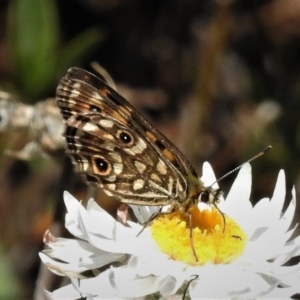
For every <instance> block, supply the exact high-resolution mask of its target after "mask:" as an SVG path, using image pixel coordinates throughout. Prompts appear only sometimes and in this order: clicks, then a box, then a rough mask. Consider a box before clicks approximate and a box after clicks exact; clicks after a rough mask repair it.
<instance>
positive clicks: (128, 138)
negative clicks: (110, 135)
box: [117, 130, 134, 146]
mask: <svg viewBox="0 0 300 300" xmlns="http://www.w3.org/2000/svg"><path fill="white" fill-rule="evenodd" d="M117 138H118V139H119V140H120V141H122V143H124V144H126V145H128V146H132V145H133V143H134V139H133V136H132V135H131V134H130V133H128V132H126V131H124V130H118V131H117Z"/></svg>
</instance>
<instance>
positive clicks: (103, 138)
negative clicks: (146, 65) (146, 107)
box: [56, 68, 221, 213]
mask: <svg viewBox="0 0 300 300" xmlns="http://www.w3.org/2000/svg"><path fill="white" fill-rule="evenodd" d="M56 100H57V104H58V107H59V108H60V111H61V114H62V116H63V118H64V120H65V132H64V136H65V139H66V142H67V151H66V152H67V154H68V155H69V156H70V157H71V159H72V162H73V164H74V165H75V167H76V170H77V171H78V172H80V173H82V174H84V175H85V177H86V180H87V182H88V183H91V184H94V185H96V186H97V187H101V188H102V189H103V190H104V192H105V193H106V194H108V195H109V196H113V197H115V198H117V199H118V200H119V201H120V202H122V203H128V204H134V205H155V206H165V205H170V211H175V210H181V211H182V212H184V213H188V210H189V208H190V207H191V206H192V205H195V204H198V203H199V202H200V201H202V202H205V203H209V204H214V205H215V203H217V202H219V199H220V196H221V190H220V189H214V188H212V187H211V186H205V185H204V183H203V182H202V181H201V180H200V179H199V178H198V175H197V173H196V171H195V170H194V168H193V167H192V165H191V164H190V163H189V161H188V160H187V159H186V158H185V156H184V155H183V154H182V153H181V152H180V151H179V149H178V148H177V147H176V146H175V145H173V144H172V143H171V142H170V141H169V140H168V139H167V138H166V137H165V136H164V135H163V134H162V133H161V132H159V131H158V130H157V129H155V127H154V126H153V125H151V124H150V123H149V122H148V121H147V120H146V119H145V118H144V117H143V116H142V115H141V114H140V113H139V112H138V111H137V110H136V109H135V108H134V107H133V106H132V105H131V104H129V103H128V102H127V101H126V100H125V99H124V98H123V97H122V96H120V95H119V94H118V93H117V92H116V91H115V90H114V89H112V88H111V87H110V86H108V85H107V84H106V83H105V82H104V81H102V80H101V79H100V78H98V77H97V76H95V75H93V74H91V73H89V72H87V71H85V70H83V69H79V68H71V69H69V70H68V72H67V74H66V75H65V76H64V77H63V78H62V79H61V80H60V82H59V85H58V87H57V92H56Z"/></svg>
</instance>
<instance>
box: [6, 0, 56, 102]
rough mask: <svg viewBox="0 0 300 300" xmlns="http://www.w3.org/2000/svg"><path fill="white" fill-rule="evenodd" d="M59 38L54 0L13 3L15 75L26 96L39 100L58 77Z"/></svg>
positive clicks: (10, 24)
mask: <svg viewBox="0 0 300 300" xmlns="http://www.w3.org/2000/svg"><path fill="white" fill-rule="evenodd" d="M58 39H59V33H58V16H57V10H56V6H55V2H54V1H53V0H11V1H10V7H9V14H8V41H9V46H10V50H11V51H10V52H11V57H12V60H13V61H12V63H13V67H14V75H15V79H16V81H17V84H18V86H19V89H20V90H21V92H22V94H23V95H24V96H27V98H29V99H30V98H31V99H32V98H36V97H38V95H39V94H40V93H41V92H42V91H43V90H45V88H47V86H48V85H49V83H50V82H51V81H52V80H53V78H54V70H55V65H56V51H57V44H58Z"/></svg>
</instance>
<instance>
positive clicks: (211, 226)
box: [150, 206, 247, 265]
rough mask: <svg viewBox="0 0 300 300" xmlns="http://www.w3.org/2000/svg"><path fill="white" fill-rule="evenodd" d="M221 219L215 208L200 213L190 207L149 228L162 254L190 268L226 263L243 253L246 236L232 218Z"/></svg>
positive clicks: (195, 207)
mask: <svg viewBox="0 0 300 300" xmlns="http://www.w3.org/2000/svg"><path fill="white" fill-rule="evenodd" d="M189 214H190V216H191V218H190V220H191V222H192V224H191V225H192V226H190V221H189ZM224 217H225V222H224V219H223V217H222V215H221V213H220V212H219V211H218V210H217V209H216V208H214V207H213V208H212V209H211V210H209V209H204V210H202V211H200V210H199V209H198V207H197V206H193V207H191V208H190V209H189V212H188V214H187V213H183V212H181V211H176V212H174V213H172V214H166V215H163V216H161V217H158V218H156V219H155V220H154V221H153V224H152V225H151V227H150V229H151V231H152V236H153V238H154V240H155V241H156V243H157V244H158V246H159V248H160V249H161V251H162V252H164V253H166V254H168V255H169V256H170V257H171V258H172V259H174V260H177V261H182V262H185V263H186V264H189V265H204V264H206V263H213V264H226V263H230V262H231V261H232V260H234V259H236V258H237V257H238V256H240V255H241V254H242V253H243V251H244V248H245V246H246V242H247V236H246V234H245V233H244V232H243V230H242V229H241V228H240V227H239V225H238V224H237V223H236V222H235V221H234V220H233V219H231V218H230V217H228V216H225V215H224ZM190 227H191V228H190ZM191 231H192V237H191V234H190V233H191ZM192 245H193V246H192ZM193 248H194V250H195V254H196V255H195V254H194V251H193Z"/></svg>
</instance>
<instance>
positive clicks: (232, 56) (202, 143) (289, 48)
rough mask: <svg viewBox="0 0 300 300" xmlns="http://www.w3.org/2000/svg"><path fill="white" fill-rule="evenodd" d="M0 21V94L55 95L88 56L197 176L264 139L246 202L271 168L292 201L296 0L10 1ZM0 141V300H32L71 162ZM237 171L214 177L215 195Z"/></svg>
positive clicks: (299, 24) (253, 149)
mask: <svg viewBox="0 0 300 300" xmlns="http://www.w3.org/2000/svg"><path fill="white" fill-rule="evenodd" d="M0 18H1V20H3V22H1V24H2V26H1V27H0V89H1V91H5V92H8V93H11V94H13V95H15V96H16V97H17V98H18V99H19V100H20V101H22V102H24V103H26V104H30V105H33V104H35V103H37V102H38V101H42V100H44V99H46V98H49V97H53V96H54V95H55V89H56V85H57V82H58V80H59V79H60V77H61V76H63V75H64V73H65V72H66V70H67V68H68V67H70V66H80V67H83V68H85V69H88V70H92V68H91V65H90V64H91V62H93V61H97V62H98V63H99V64H100V65H101V66H102V67H104V68H105V69H106V70H107V71H108V72H109V73H110V74H111V76H112V77H113V79H114V80H115V82H116V84H117V88H118V91H119V92H120V93H121V94H122V95H124V96H125V98H127V99H128V100H129V101H130V102H131V103H132V104H133V105H134V106H135V107H137V108H138V109H139V110H140V111H141V112H142V113H143V114H144V115H145V116H146V117H147V118H149V119H150V120H151V122H152V123H153V124H154V125H155V126H156V127H157V128H158V129H160V130H161V131H162V132H163V133H164V134H165V135H166V136H167V137H169V138H170V139H171V141H173V142H174V144H176V145H177V146H178V147H179V148H180V149H181V150H182V152H183V153H184V154H185V155H186V157H187V158H188V159H189V160H190V161H191V162H192V164H193V166H194V167H195V169H196V170H197V172H199V174H201V166H202V163H203V162H204V161H209V162H210V163H211V164H212V166H213V168H214V170H215V173H216V175H217V177H221V176H222V175H224V174H225V173H226V172H228V171H230V170H232V169H233V168H235V167H237V166H238V165H239V164H241V163H243V162H244V161H245V160H247V159H248V158H250V157H252V156H253V155H255V154H256V153H257V152H259V151H260V150H262V149H263V148H265V147H266V146H267V145H269V144H270V145H272V146H273V149H272V151H271V152H269V153H268V154H267V155H265V156H263V157H262V158H259V159H257V160H256V161H254V162H253V163H252V169H253V191H252V196H251V201H252V202H253V204H255V203H256V202H257V201H259V200H260V199H261V198H263V197H271V196H272V193H273V189H274V186H275V183H276V178H277V174H278V172H279V170H280V169H284V170H285V172H286V175H287V196H286V198H287V199H286V200H287V201H286V202H287V203H288V202H289V201H290V199H291V194H290V191H291V189H292V186H293V185H294V184H295V185H296V188H297V186H298V185H299V179H300V178H299V160H300V157H299V147H300V122H299V115H300V39H299V37H300V2H299V1H298V0H285V1H280V0H275V1H262V0H259V1H258V0H257V1H254V0H244V1H234V0H232V1H230V0H228V1H211V0H202V1H199V0H185V1H179V0H177V1H176V0H172V1H161V0H159V1H157V0H143V1H142V0H115V1H105V0H103V1H102V0H89V1H88V0H77V1H75V0H74V1H70V0H59V1H54V0H51V1H50V0H33V1H22V0H12V1H1V3H0ZM0 121H1V120H0ZM0 123H1V122H0ZM0 138H1V139H0V150H1V157H0V163H1V168H0V180H1V181H0V182H1V190H0V251H1V252H0V253H2V254H1V256H0V260H1V261H0V264H3V268H2V270H3V272H1V273H3V274H1V275H0V296H1V293H2V294H3V295H4V296H7V295H10V296H12V295H15V296H17V295H18V296H20V297H21V298H22V297H23V298H24V299H25V298H26V297H28V299H31V298H32V296H31V295H32V293H33V291H34V288H35V282H36V278H37V276H38V275H37V274H38V269H39V264H40V261H39V259H38V256H37V252H38V251H39V250H41V249H42V247H43V244H42V236H43V233H44V231H45V230H46V229H47V228H49V227H51V224H52V223H53V216H55V215H57V207H59V212H60V213H61V216H63V213H64V211H63V208H60V205H61V204H59V203H62V199H61V197H62V194H60V191H61V190H63V189H68V187H70V185H69V183H68V180H65V179H64V178H65V177H66V176H65V175H66V173H67V174H68V170H69V166H68V165H67V164H66V163H64V162H63V161H64V157H63V155H59V157H57V156H55V157H53V156H52V157H48V158H47V159H46V158H44V157H43V156H41V157H34V158H33V159H30V160H27V161H23V160H20V159H16V158H14V157H11V156H7V155H5V153H4V152H5V149H13V150H19V149H21V148H22V147H23V146H24V144H26V142H28V137H27V136H26V135H24V134H22V133H21V134H20V133H19V132H17V130H15V129H12V128H7V129H6V130H4V131H2V133H1V136H0ZM29 140H30V138H29ZM69 172H71V171H69ZM72 176H73V175H72ZM235 176H236V175H235V174H234V175H230V176H229V177H227V178H225V179H224V180H222V181H221V182H220V186H221V187H222V188H223V189H224V191H225V194H226V192H228V190H229V188H230V185H231V184H232V182H233V180H234V178H235ZM67 177H68V176H67ZM68 178H70V177H68ZM74 180H78V179H74ZM73 186H74V184H73ZM82 188H84V184H82ZM298 190H299V188H298ZM70 191H71V192H72V187H70ZM73 191H74V193H77V195H78V197H79V198H80V197H81V198H84V197H85V194H84V192H83V191H84V190H82V189H76V191H75V189H73ZM58 195H60V196H58ZM57 202H59V203H57ZM111 203H114V202H112V201H111ZM57 205H58V206H57ZM109 205H110V204H108V206H109ZM114 205H115V204H112V206H113V208H111V209H112V210H113V209H115V206H114ZM62 207H63V206H62ZM108 209H110V208H108ZM298 211H299V209H298ZM61 216H60V217H61ZM297 218H299V216H298V217H296V220H297ZM54 219H55V217H54ZM1 276H3V278H1ZM4 282H6V284H5V285H3V283H4ZM7 282H9V283H10V284H9V285H8V284H7ZM1 285H3V286H1ZM12 297H13V296H12Z"/></svg>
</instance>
